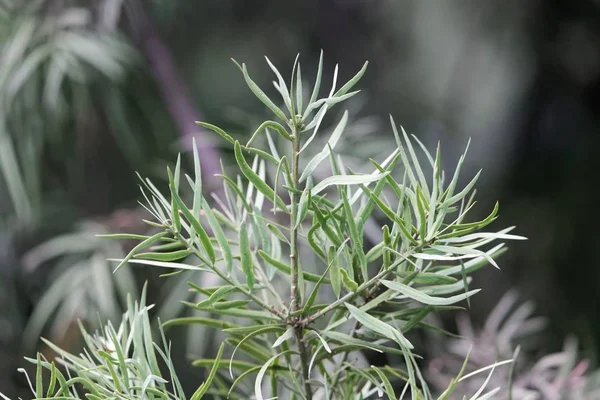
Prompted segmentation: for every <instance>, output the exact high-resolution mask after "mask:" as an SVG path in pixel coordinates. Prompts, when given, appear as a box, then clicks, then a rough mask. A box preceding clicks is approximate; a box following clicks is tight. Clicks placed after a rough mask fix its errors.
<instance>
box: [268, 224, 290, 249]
mask: <svg viewBox="0 0 600 400" xmlns="http://www.w3.org/2000/svg"><path fill="white" fill-rule="evenodd" d="M267 229H268V230H270V231H271V233H273V235H275V237H277V239H279V240H281V241H282V242H284V243H287V244H289V243H290V242H289V240H288V238H286V237H285V235H284V234H283V232H281V230H280V229H279V228H278V227H276V226H275V225H273V224H271V223H267Z"/></svg>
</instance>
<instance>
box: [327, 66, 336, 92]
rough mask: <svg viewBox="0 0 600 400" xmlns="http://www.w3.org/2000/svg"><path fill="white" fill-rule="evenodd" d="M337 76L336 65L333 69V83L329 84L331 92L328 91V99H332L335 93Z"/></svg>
mask: <svg viewBox="0 0 600 400" xmlns="http://www.w3.org/2000/svg"><path fill="white" fill-rule="evenodd" d="M337 76H338V64H335V68H334V69H333V83H332V84H331V90H330V91H329V97H330V98H331V97H333V93H334V91H335V85H336V84H337Z"/></svg>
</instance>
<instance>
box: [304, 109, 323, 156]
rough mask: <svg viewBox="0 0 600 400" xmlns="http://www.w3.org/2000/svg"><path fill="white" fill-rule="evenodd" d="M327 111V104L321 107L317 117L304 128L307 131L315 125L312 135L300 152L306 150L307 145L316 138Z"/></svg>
mask: <svg viewBox="0 0 600 400" xmlns="http://www.w3.org/2000/svg"><path fill="white" fill-rule="evenodd" d="M325 113H327V106H326V105H324V106H322V107H321V109H320V110H319V112H318V113H317V115H316V116H315V119H314V120H313V121H312V122H311V123H310V124H308V125H307V126H306V127H305V128H304V130H305V131H307V130H309V129H312V128H313V126H314V130H313V133H312V135H310V137H309V138H308V139H307V140H306V142H305V143H304V145H302V148H301V149H300V153H302V152H303V151H304V149H306V147H307V146H308V145H309V144H310V143H311V142H312V141H313V140H314V138H315V136H316V135H317V132H318V131H319V127H320V126H321V122H322V121H323V117H325Z"/></svg>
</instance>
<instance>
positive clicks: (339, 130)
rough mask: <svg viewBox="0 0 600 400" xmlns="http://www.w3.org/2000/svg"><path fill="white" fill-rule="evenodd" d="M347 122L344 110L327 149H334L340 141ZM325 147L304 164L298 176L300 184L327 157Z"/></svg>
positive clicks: (327, 153) (346, 112) (327, 151)
mask: <svg viewBox="0 0 600 400" xmlns="http://www.w3.org/2000/svg"><path fill="white" fill-rule="evenodd" d="M347 122H348V111H347V110H346V111H344V115H343V116H342V119H341V120H340V122H339V123H338V124H337V126H336V127H335V129H334V130H333V133H332V134H331V137H330V138H329V140H328V141H327V145H328V146H329V148H332V149H333V148H334V147H335V145H336V144H337V142H338V140H339V139H340V137H341V135H342V132H343V131H344V128H345V127H346V123H347ZM327 145H326V146H325V147H324V148H323V150H321V151H320V152H319V153H318V154H317V155H316V156H314V157H313V158H312V159H311V160H310V161H309V162H308V164H306V167H305V168H304V171H302V175H300V182H303V181H304V180H305V179H306V178H307V177H308V176H309V175H310V174H312V173H313V171H314V170H315V169H316V168H317V166H318V165H319V164H320V163H321V161H323V160H324V159H326V158H327V156H328V155H329V151H330V150H329V148H328V146H327Z"/></svg>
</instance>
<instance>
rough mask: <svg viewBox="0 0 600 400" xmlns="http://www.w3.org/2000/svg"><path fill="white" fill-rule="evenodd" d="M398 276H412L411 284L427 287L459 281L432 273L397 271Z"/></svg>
mask: <svg viewBox="0 0 600 400" xmlns="http://www.w3.org/2000/svg"><path fill="white" fill-rule="evenodd" d="M386 226H387V225H386ZM396 275H398V276H399V277H400V278H406V277H408V276H409V275H411V282H413V283H422V284H426V285H445V284H452V283H455V282H457V279H456V278H453V277H451V276H447V275H441V274H436V273H431V272H417V273H416V274H415V273H414V272H411V273H410V274H409V273H407V272H401V271H396Z"/></svg>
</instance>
